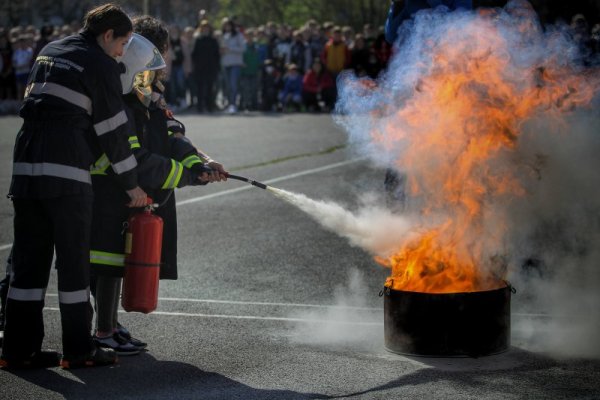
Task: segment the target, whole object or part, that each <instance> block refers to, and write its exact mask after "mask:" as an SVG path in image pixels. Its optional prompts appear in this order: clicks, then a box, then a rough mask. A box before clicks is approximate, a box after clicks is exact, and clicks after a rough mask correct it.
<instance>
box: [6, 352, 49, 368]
mask: <svg viewBox="0 0 600 400" xmlns="http://www.w3.org/2000/svg"><path fill="white" fill-rule="evenodd" d="M59 364H60V353H57V352H56V351H37V352H35V353H33V354H32V355H31V357H29V358H25V359H11V358H4V356H2V358H0V367H2V368H6V369H41V368H52V367H58V366H59Z"/></svg>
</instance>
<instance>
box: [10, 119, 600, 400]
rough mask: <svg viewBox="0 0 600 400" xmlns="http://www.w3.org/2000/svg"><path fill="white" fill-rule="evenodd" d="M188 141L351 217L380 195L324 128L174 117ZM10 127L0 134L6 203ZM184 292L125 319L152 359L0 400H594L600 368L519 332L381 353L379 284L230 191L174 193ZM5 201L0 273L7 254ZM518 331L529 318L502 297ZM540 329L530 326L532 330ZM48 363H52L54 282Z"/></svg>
mask: <svg viewBox="0 0 600 400" xmlns="http://www.w3.org/2000/svg"><path fill="white" fill-rule="evenodd" d="M181 120H182V122H184V124H185V125H186V126H187V132H188V133H187V135H188V137H190V138H191V139H192V141H193V142H194V143H196V144H197V145H199V147H201V148H202V149H203V150H204V151H205V152H207V153H209V154H210V155H211V156H212V157H213V158H214V159H216V160H219V161H221V162H222V163H223V164H224V165H225V166H226V168H228V169H230V170H231V171H232V172H235V173H236V174H239V175H243V176H248V177H250V178H252V179H256V180H258V181H264V182H268V183H270V184H271V185H273V186H275V187H279V188H282V189H286V190H289V191H293V192H297V193H302V194H305V195H307V196H309V197H311V198H314V199H331V200H335V201H337V202H340V203H341V204H343V205H344V206H346V207H348V208H350V209H352V208H353V207H355V206H356V205H357V204H358V202H359V199H360V198H361V196H362V195H364V194H366V193H381V191H382V190H383V171H382V170H381V169H378V168H375V167H373V166H372V165H370V164H369V163H368V162H367V161H365V160H364V159H362V158H361V154H360V149H358V148H355V147H353V146H349V145H347V137H346V135H345V133H344V132H343V131H342V130H341V129H340V128H339V127H337V126H336V125H335V123H334V122H333V120H332V118H331V116H329V115H324V114H321V115H314V114H273V115H265V114H259V113H256V114H255V113H250V114H240V115H235V116H225V115H202V116H199V115H195V114H184V115H182V116H181ZM19 125H20V120H19V119H18V118H16V117H2V118H0V163H1V164H0V167H1V169H0V188H3V190H4V191H5V192H6V191H7V190H8V185H9V182H10V174H11V151H12V146H13V142H14V137H15V135H16V132H17V130H18V127H19ZM176 196H177V201H178V218H179V279H178V280H177V281H161V288H160V302H159V307H158V310H157V311H155V312H153V313H151V314H148V315H143V314H137V313H125V312H122V313H121V314H120V320H121V322H122V323H123V324H124V325H125V326H127V327H128V328H129V329H130V330H131V331H132V333H133V334H134V336H137V337H139V338H141V339H144V340H145V341H147V342H148V343H149V346H148V351H147V352H144V353H143V354H141V355H138V356H132V357H121V359H120V362H119V364H118V365H116V366H114V367H103V368H92V369H86V370H73V371H66V370H61V369H59V368H53V369H48V370H38V371H20V372H8V371H3V370H0V398H3V399H62V398H66V399H82V398H85V399H111V398H119V399H120V398H127V399H326V398H327V399H328V398H356V399H386V400H387V399H399V398H406V399H503V400H505V399H563V398H565V399H567V398H577V399H598V398H600V361H599V360H597V359H594V358H591V357H585V355H583V356H578V357H573V356H562V357H557V356H553V355H551V354H550V353H549V352H547V351H537V350H536V349H535V348H533V347H532V346H530V345H529V342H528V341H526V340H525V338H526V332H522V331H520V330H519V329H517V328H515V329H513V332H512V345H511V347H510V349H509V350H508V351H507V352H504V353H502V354H498V355H493V356H487V357H481V358H427V357H413V356H403V355H398V354H394V353H391V352H389V351H387V350H386V349H385V347H384V341H383V302H382V298H381V297H379V292H380V290H381V289H382V286H383V283H384V281H385V277H386V276H387V273H388V271H386V270H385V269H384V268H382V267H381V266H379V265H378V264H376V263H375V262H374V261H373V259H372V257H371V256H370V255H369V254H367V253H365V252H364V251H363V250H360V249H358V248H355V247H352V246H351V245H350V244H349V243H348V242H347V241H346V240H345V239H343V238H341V237H338V236H337V235H335V234H333V233H331V232H329V231H327V230H325V229H323V228H322V227H321V226H320V225H319V224H318V223H317V222H316V221H314V220H313V219H311V218H309V217H308V216H307V215H305V214H304V213H303V212H301V211H299V210H298V209H296V208H294V207H293V206H291V205H290V204H288V203H285V202H283V201H282V200H281V199H279V198H276V197H274V196H272V195H271V193H269V192H268V191H264V190H261V189H258V188H255V187H252V186H250V185H248V184H244V183H241V182H237V181H228V182H225V183H218V184H210V185H207V186H205V187H192V188H184V189H181V190H179V191H178V192H177V194H176ZM11 217H12V206H11V204H10V201H9V200H8V199H5V200H2V201H0V258H4V257H5V256H6V255H8V251H9V249H10V244H11V242H12V219H11ZM513 311H514V312H513V316H512V319H513V325H514V326H515V327H518V326H522V325H521V324H519V321H520V320H522V319H526V318H533V317H535V316H536V314H535V310H527V312H524V311H523V310H521V309H520V307H519V293H517V294H516V295H515V296H513ZM538 317H539V316H538ZM45 323H46V336H45V343H44V347H45V348H53V349H60V320H59V312H58V302H57V297H56V277H55V273H54V272H53V273H52V278H51V283H50V286H49V289H48V294H47V298H46V311H45Z"/></svg>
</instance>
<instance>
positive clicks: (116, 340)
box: [94, 333, 140, 356]
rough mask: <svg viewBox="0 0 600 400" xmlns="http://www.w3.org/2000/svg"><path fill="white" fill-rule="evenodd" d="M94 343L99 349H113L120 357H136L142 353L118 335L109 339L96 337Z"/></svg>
mask: <svg viewBox="0 0 600 400" xmlns="http://www.w3.org/2000/svg"><path fill="white" fill-rule="evenodd" d="M94 343H95V344H96V346H98V347H102V348H104V349H111V350H113V351H114V352H115V353H117V354H118V355H120V356H135V355H136V354H139V353H140V349H138V348H137V347H135V346H134V345H132V344H131V343H129V340H127V339H125V338H124V337H122V336H121V335H119V334H118V333H115V334H113V335H112V336H108V337H98V336H94Z"/></svg>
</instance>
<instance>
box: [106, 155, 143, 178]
mask: <svg viewBox="0 0 600 400" xmlns="http://www.w3.org/2000/svg"><path fill="white" fill-rule="evenodd" d="M136 166H137V161H135V156H133V155H131V156H129V157H127V158H126V159H124V160H123V161H119V162H118V163H116V164H113V165H112V168H113V171H115V172H116V173H117V174H122V173H123V172H127V171H131V170H132V169H134V168H135V167H136Z"/></svg>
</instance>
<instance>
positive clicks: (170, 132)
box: [167, 131, 175, 136]
mask: <svg viewBox="0 0 600 400" xmlns="http://www.w3.org/2000/svg"><path fill="white" fill-rule="evenodd" d="M167 132H169V136H173V133H175V132H173V131H167Z"/></svg>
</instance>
